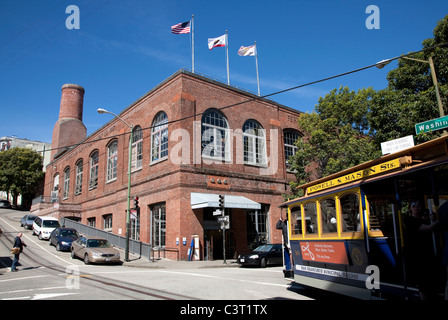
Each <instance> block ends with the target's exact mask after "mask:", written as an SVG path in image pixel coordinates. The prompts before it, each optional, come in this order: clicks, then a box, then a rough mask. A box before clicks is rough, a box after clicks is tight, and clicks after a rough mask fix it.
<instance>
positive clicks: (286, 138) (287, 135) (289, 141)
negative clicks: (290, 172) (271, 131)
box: [283, 129, 300, 168]
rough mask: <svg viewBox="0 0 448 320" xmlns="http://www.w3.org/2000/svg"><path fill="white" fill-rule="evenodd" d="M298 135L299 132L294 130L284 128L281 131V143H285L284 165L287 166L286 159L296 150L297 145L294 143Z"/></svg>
mask: <svg viewBox="0 0 448 320" xmlns="http://www.w3.org/2000/svg"><path fill="white" fill-rule="evenodd" d="M299 137H300V133H299V132H298V131H296V130H292V129H285V130H284V131H283V143H284V144H285V160H286V167H287V168H288V167H289V164H288V159H289V157H292V156H293V155H295V154H296V152H297V149H298V148H297V147H296V145H295V143H296V141H297V139H298V138H299Z"/></svg>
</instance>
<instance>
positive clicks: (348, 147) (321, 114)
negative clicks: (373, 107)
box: [289, 87, 381, 189]
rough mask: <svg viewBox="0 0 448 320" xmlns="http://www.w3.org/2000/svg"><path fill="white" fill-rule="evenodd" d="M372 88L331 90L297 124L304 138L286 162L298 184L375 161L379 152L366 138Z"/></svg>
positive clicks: (371, 141)
mask: <svg viewBox="0 0 448 320" xmlns="http://www.w3.org/2000/svg"><path fill="white" fill-rule="evenodd" d="M374 93H375V91H374V90H373V89H372V88H367V89H360V90H358V92H354V91H350V89H349V88H348V87H345V88H342V87H341V88H339V90H336V89H334V90H332V91H331V92H330V93H329V94H327V95H326V96H325V97H324V98H322V97H321V98H319V104H317V105H316V106H315V111H314V112H312V113H306V114H302V115H301V116H300V118H299V120H298V124H299V128H300V130H301V131H302V133H303V134H304V136H303V137H300V138H299V139H298V140H297V142H296V145H297V147H298V151H297V152H296V154H295V155H294V156H293V157H291V159H289V163H290V164H291V169H292V170H294V172H296V178H297V181H295V182H292V183H291V186H292V188H293V189H294V187H295V186H296V185H298V184H303V183H306V182H310V181H312V180H315V179H319V178H322V177H325V176H327V175H330V174H332V173H336V172H338V171H341V170H343V169H345V168H349V167H352V166H355V165H357V164H360V163H362V162H365V161H368V160H371V159H373V158H376V157H378V156H379V155H380V154H381V152H380V151H379V148H378V146H377V144H376V143H375V141H374V139H373V138H372V137H371V136H370V135H369V123H368V117H367V116H368V111H369V105H370V103H371V99H372V96H373V95H374Z"/></svg>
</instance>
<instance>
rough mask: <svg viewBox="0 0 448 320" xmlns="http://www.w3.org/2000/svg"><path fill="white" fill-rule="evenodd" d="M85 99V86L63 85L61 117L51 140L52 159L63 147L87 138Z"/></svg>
mask: <svg viewBox="0 0 448 320" xmlns="http://www.w3.org/2000/svg"><path fill="white" fill-rule="evenodd" d="M83 101H84V88H83V87H81V86H78V85H76V84H64V85H63V86H62V94H61V106H60V108H59V119H58V121H56V124H55V125H54V128H53V137H52V141H51V148H52V151H51V159H53V158H54V156H55V155H56V154H58V153H59V152H61V151H62V150H63V149H62V148H63V147H66V146H71V145H74V144H77V143H80V142H81V141H83V140H84V139H85V138H86V136H87V129H86V127H85V126H84V124H83V123H82V109H83Z"/></svg>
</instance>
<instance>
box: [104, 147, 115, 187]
mask: <svg viewBox="0 0 448 320" xmlns="http://www.w3.org/2000/svg"><path fill="white" fill-rule="evenodd" d="M117 162H118V141H117V140H115V141H113V142H112V143H111V144H109V147H108V148H107V177H106V182H109V181H113V180H115V179H117Z"/></svg>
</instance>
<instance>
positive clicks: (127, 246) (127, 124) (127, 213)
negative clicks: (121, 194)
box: [97, 108, 133, 261]
mask: <svg viewBox="0 0 448 320" xmlns="http://www.w3.org/2000/svg"><path fill="white" fill-rule="evenodd" d="M97 112H98V113H99V114H103V113H110V114H111V115H113V116H115V117H116V118H117V119H118V120H120V121H121V122H123V123H124V124H125V125H126V126H128V127H129V129H131V132H130V137H129V160H128V199H127V212H126V248H125V251H124V261H129V236H130V232H131V219H130V213H131V161H132V129H133V126H132V125H131V124H129V123H127V122H126V121H124V120H123V119H122V118H120V117H119V116H117V115H116V114H115V113H113V112H110V111H107V110H105V109H102V108H98V110H97Z"/></svg>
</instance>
